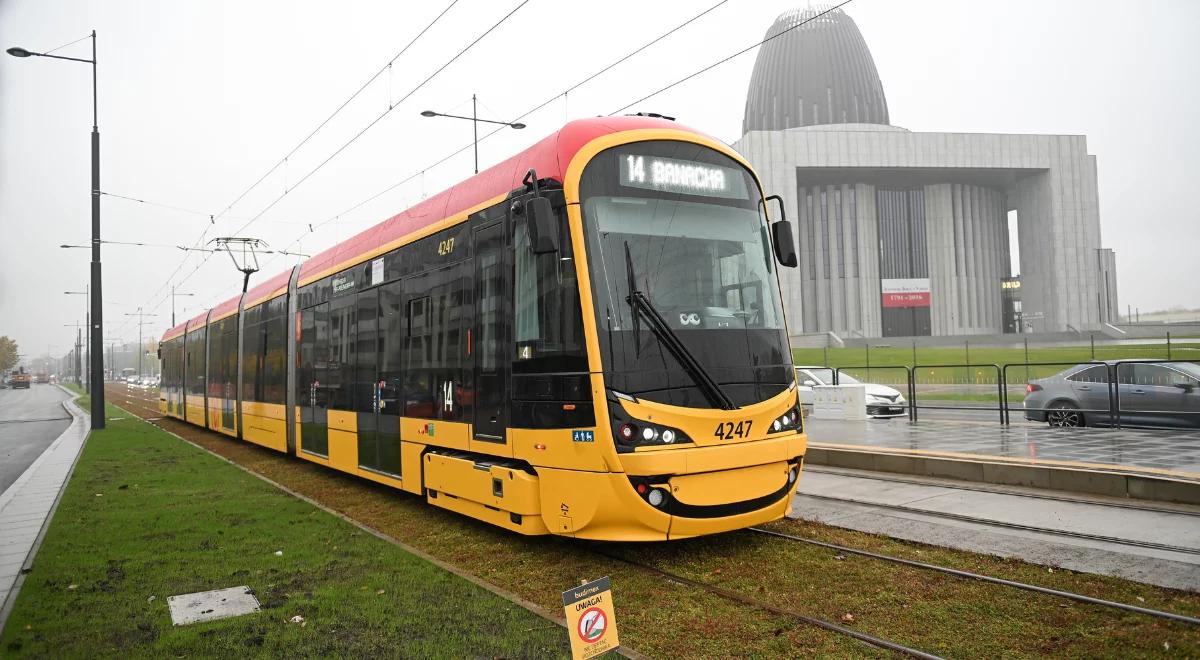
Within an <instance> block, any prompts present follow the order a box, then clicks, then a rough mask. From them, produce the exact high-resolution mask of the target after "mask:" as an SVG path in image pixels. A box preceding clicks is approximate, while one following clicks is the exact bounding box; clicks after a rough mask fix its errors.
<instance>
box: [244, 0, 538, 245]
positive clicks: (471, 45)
mask: <svg viewBox="0 0 1200 660" xmlns="http://www.w3.org/2000/svg"><path fill="white" fill-rule="evenodd" d="M527 4H529V0H521V2H520V3H518V4H517V6H516V7H513V8H512V9H511V10H510V11H509V12H508V13H507V14H505V15H504V16H503V17H502V18H500V20H498V21H496V22H495V23H493V24H492V26H491V27H489V28H488V29H487V30H485V31H484V32H483V34H481V35H479V36H478V37H475V39H474V40H473V41H471V43H469V44H467V45H466V46H465V47H463V48H462V49H461V50H459V51H458V52H457V53H455V54H454V56H453V57H451V58H450V59H449V60H446V62H445V63H443V64H442V65H441V66H440V67H438V68H437V70H436V71H434V72H433V73H431V74H429V76H427V77H426V78H425V79H424V80H422V81H421V82H420V83H417V85H416V86H415V87H413V88H412V89H411V90H409V92H408V93H407V94H405V95H404V96H403V97H401V98H400V100H398V101H396V102H395V104H392V105H391V106H390V107H389V108H388V109H387V110H384V111H383V112H382V113H380V114H379V116H378V117H376V118H375V119H373V120H371V122H370V123H369V124H367V125H366V126H364V127H363V128H362V129H361V130H359V131H358V132H357V133H355V134H354V136H353V137H351V138H350V139H349V140H347V141H346V142H345V143H344V144H342V146H340V147H338V148H337V149H336V150H334V152H333V153H331V154H329V156H327V157H326V158H325V160H323V161H321V162H320V163H319V164H318V165H317V166H316V167H314V168H312V169H311V170H309V171H308V173H307V174H305V175H304V176H302V177H300V178H299V179H298V180H297V181H296V183H295V184H294V185H292V186H291V187H290V188H288V189H287V190H285V191H284V192H283V194H281V195H279V196H278V197H276V198H275V199H274V200H272V201H271V203H270V204H267V206H266V207H265V208H263V209H262V210H261V211H259V212H258V213H257V214H255V216H254V217H253V218H251V219H250V220H248V221H246V224H244V225H242V226H241V227H239V228H238V230H237V231H235V232H234V234H240V233H242V232H243V231H245V229H246V228H247V227H249V226H250V225H251V224H253V223H254V221H256V220H258V219H259V218H261V217H262V216H263V214H265V213H266V212H267V211H270V210H271V209H272V208H274V207H275V205H276V204H278V203H279V202H280V201H282V200H283V198H284V197H286V196H287V194H288V193H289V192H291V191H292V190H295V189H296V188H298V187H299V186H300V185H301V184H303V183H304V182H305V181H307V180H308V179H309V178H310V177H311V176H312V175H314V174H316V173H317V172H319V171H320V170H321V169H322V168H323V167H325V166H326V165H328V164H329V162H330V161H332V160H333V159H334V158H336V157H337V156H338V155H339V154H341V153H342V152H343V151H345V150H346V148H347V147H349V146H350V145H352V144H354V143H355V142H357V141H358V139H359V138H361V137H362V136H363V135H365V134H366V133H367V131H369V130H371V129H372V128H373V127H374V126H375V125H376V124H378V123H379V122H380V121H381V120H383V118H384V117H386V116H388V115H389V114H391V113H392V111H394V110H395V109H396V108H398V107H400V105H401V104H402V103H404V101H406V100H408V99H409V98H411V97H412V95H413V94H416V93H417V92H418V91H420V90H421V88H423V87H424V86H425V85H427V84H428V83H429V82H430V81H431V80H433V79H434V78H436V77H437V76H438V75H440V74H441V73H442V71H445V70H446V68H447V67H449V66H450V65H451V64H453V63H454V62H456V61H457V60H458V59H459V58H460V57H462V56H463V55H465V54H466V53H467V51H469V50H471V49H472V48H474V47H475V45H476V44H478V43H479V42H480V41H482V40H483V39H484V38H485V37H487V36H488V35H489V34H491V33H492V32H493V31H494V30H496V28H498V27H500V26H501V25H503V24H504V23H505V22H506V21H507V20H508V19H509V18H511V17H512V16H513V14H516V13H517V12H518V11H520V9H521V8H522V7H524V6H525V5H527Z"/></svg>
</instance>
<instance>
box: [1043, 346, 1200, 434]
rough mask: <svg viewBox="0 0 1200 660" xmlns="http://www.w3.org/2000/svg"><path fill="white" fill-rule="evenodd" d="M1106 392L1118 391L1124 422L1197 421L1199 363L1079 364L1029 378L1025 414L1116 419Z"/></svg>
mask: <svg viewBox="0 0 1200 660" xmlns="http://www.w3.org/2000/svg"><path fill="white" fill-rule="evenodd" d="M1114 376H1115V378H1114ZM1110 383H1114V385H1110ZM1114 389H1115V390H1116V391H1115V392H1114V391H1113V390H1114ZM1110 395H1111V396H1112V398H1113V399H1115V398H1117V395H1119V400H1120V404H1119V407H1120V417H1121V424H1122V426H1149V427H1170V428H1177V427H1200V366H1197V365H1196V364H1194V363H1192V362H1169V363H1167V362H1157V363H1156V362H1151V361H1146V362H1142V361H1135V362H1122V363H1121V364H1120V365H1118V364H1116V361H1107V362H1104V363H1103V364H1079V365H1076V366H1074V367H1071V368H1069V369H1065V370H1063V371H1061V372H1059V373H1057V374H1055V375H1053V376H1050V377H1048V378H1037V379H1033V380H1030V381H1029V384H1028V385H1027V386H1026V394H1025V419H1028V420H1032V421H1035V422H1047V423H1049V424H1050V426H1108V425H1111V424H1112V423H1114V422H1115V421H1116V414H1115V411H1112V410H1110V408H1112V401H1111V400H1110Z"/></svg>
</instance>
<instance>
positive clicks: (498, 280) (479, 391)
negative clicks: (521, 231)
mask: <svg viewBox="0 0 1200 660" xmlns="http://www.w3.org/2000/svg"><path fill="white" fill-rule="evenodd" d="M475 268H476V270H475V304H476V310H475V328H476V336H475V341H474V344H475V346H474V350H473V352H474V354H475V420H474V421H475V438H474V439H475V440H478V441H483V442H496V443H503V442H505V441H506V437H507V436H506V434H505V428H506V427H507V426H508V406H507V401H508V358H509V355H508V351H507V350H505V348H506V347H507V346H508V343H507V334H508V333H507V332H506V328H507V324H506V319H507V314H506V313H505V309H506V300H507V298H506V297H505V295H504V284H505V276H504V275H505V270H504V224H503V223H500V222H497V223H495V224H492V225H488V226H487V227H482V228H480V229H476V230H475Z"/></svg>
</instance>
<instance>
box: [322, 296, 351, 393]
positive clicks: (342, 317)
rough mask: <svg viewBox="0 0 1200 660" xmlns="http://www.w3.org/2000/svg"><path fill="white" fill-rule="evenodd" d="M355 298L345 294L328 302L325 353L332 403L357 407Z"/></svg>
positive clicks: (328, 386) (327, 384) (327, 385)
mask: <svg viewBox="0 0 1200 660" xmlns="http://www.w3.org/2000/svg"><path fill="white" fill-rule="evenodd" d="M355 302H356V298H355V297H354V296H352V295H351V296H342V297H340V298H334V299H333V301H332V302H331V303H329V350H328V352H327V353H326V355H327V357H328V363H327V365H326V367H327V369H326V372H325V373H326V378H327V379H328V382H327V383H324V384H325V385H326V387H327V388H328V390H327V391H328V392H329V407H330V408H336V409H337V410H354V366H355V355H354V335H355V326H356V325H357V324H356V320H355V319H356V317H357V314H356V313H355V312H356V305H355Z"/></svg>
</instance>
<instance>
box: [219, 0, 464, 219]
mask: <svg viewBox="0 0 1200 660" xmlns="http://www.w3.org/2000/svg"><path fill="white" fill-rule="evenodd" d="M458 2H459V0H452V1H451V2H450V4H448V5H446V7H445V8H444V9H442V11H441V12H440V13H438V15H437V16H435V17H434V18H433V20H432V21H430V22H429V23H428V24H427V25H426V26H425V27H424V28H423V29H422V30H421V31H420V32H418V33H417V35H416V36H415V37H413V38H412V39H411V40H410V41H409V42H408V43H407V44H405V45H404V47H403V48H401V49H400V52H398V53H396V54H395V55H394V56H392V59H390V60H388V63H387V64H385V65H383V66H382V67H380V69H379V70H378V71H376V72H375V73H374V74H372V75H371V77H370V78H367V81H366V82H364V83H363V84H362V85H360V86H359V88H358V89H356V90H355V91H354V93H353V94H351V95H350V97H349V98H347V99H346V100H345V101H343V102H342V104H341V105H339V106H338V107H337V109H335V110H334V111H333V112H332V113H330V115H329V116H328V117H326V118H325V119H324V120H323V121H322V122H321V123H320V124H317V127H316V128H314V129H313V130H312V131H310V132H309V133H308V135H305V136H304V138H303V139H302V140H300V141H299V142H298V143H296V146H294V147H292V148H291V150H290V151H288V152H287V153H286V154H284V156H283V158H280V159H279V160H278V161H277V162H276V163H275V164H274V165H272V166H271V169H269V170H267V171H266V172H264V173H263V175H262V176H261V177H259V178H258V180H256V181H255V182H254V183H252V184H250V187H248V188H246V189H245V190H243V191H242V192H241V193H240V194H239V195H238V196H237V197H235V198H234V200H233V201H232V202H230V203H229V204H228V205H227V206H226V207H225V208H224V209H223V210H222V211H221V212H220V213H219V214H217V217H221V216H223V215H224V214H225V213H227V212H228V211H229V210H230V209H232V208H233V207H234V206H236V205H237V204H238V202H240V201H242V199H244V198H245V197H246V195H248V194H250V192H251V191H252V190H254V189H255V188H257V187H258V186H259V185H260V184H262V182H263V181H265V180H266V179H267V177H269V176H271V174H272V173H274V172H275V170H277V169H279V167H280V166H281V165H284V164H286V163H287V161H288V159H289V158H291V157H292V156H294V155H295V154H296V152H297V151H299V150H300V148H301V147H303V146H304V145H305V144H307V143H308V141H309V140H311V139H312V138H313V136H315V135H316V134H317V133H318V132H320V131H321V129H323V128H325V126H326V125H327V124H329V122H330V121H333V119H334V118H335V117H337V116H338V115H339V114H340V113H341V112H342V110H344V109H345V108H346V106H348V105H350V103H351V102H353V101H354V99H356V98H358V96H359V94H362V93H363V91H364V90H366V89H367V87H369V86H370V85H371V83H373V82H375V81H376V80H377V79H378V78H379V76H381V75H383V73H384V72H387V71H389V70H390V69H391V66H392V64H394V63H395V62H396V60H398V59H400V56H401V55H404V53H406V52H407V51H408V49H409V48H412V46H413V44H415V43H417V40H419V39H420V38H421V37H422V36H424V35H425V33H426V32H428V31H429V30H430V29H431V28H432V27H433V26H434V25H436V24H437V22H438V21H440V20H441V19H442V17H443V16H445V15H446V13H447V12H449V11H450V10H451V9H452V8H453V7H454V5H456V4H458ZM389 84H390V80H389ZM388 100H389V105H391V103H390V100H391V94H390V93H389V94H388Z"/></svg>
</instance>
